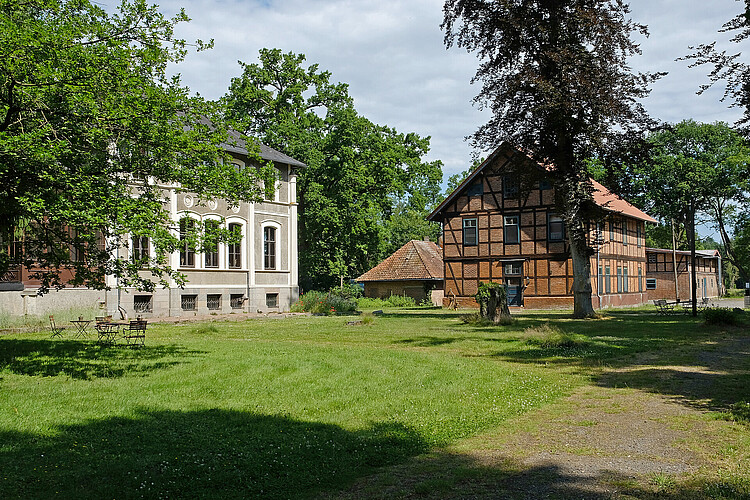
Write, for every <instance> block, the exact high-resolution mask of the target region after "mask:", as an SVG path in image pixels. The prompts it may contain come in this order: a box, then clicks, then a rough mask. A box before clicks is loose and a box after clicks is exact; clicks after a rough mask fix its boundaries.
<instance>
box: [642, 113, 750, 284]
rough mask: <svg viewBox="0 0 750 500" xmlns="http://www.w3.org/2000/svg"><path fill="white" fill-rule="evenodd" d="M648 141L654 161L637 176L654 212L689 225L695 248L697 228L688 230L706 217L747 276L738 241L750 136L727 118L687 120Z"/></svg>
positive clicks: (749, 187) (747, 190)
mask: <svg viewBox="0 0 750 500" xmlns="http://www.w3.org/2000/svg"><path fill="white" fill-rule="evenodd" d="M649 142H650V143H651V144H652V145H653V149H652V153H651V161H649V162H648V164H647V165H644V166H642V167H641V168H640V169H639V170H640V171H639V172H637V174H636V177H637V178H639V179H640V182H641V183H642V185H643V189H644V192H645V193H646V194H647V199H648V200H650V201H649V205H650V206H649V209H650V211H651V212H652V213H654V214H656V215H657V216H659V217H660V218H662V220H669V219H674V220H677V221H680V222H682V223H683V224H684V225H686V228H687V229H688V231H687V236H688V241H689V243H690V246H691V247H692V246H693V245H694V244H695V232H694V231H693V232H691V231H690V230H689V228H690V227H691V226H692V221H694V220H695V218H696V214H697V215H698V217H699V218H700V216H701V215H703V219H704V220H706V221H707V222H709V223H711V224H712V225H713V227H714V228H715V229H716V230H717V231H718V233H719V236H721V241H722V245H723V250H724V254H725V256H726V258H727V259H728V260H729V261H730V262H732V264H733V265H734V266H735V267H737V269H738V270H739V272H740V274H741V275H742V276H743V277H746V278H747V277H748V276H750V274H748V272H750V269H747V268H746V265H745V263H744V262H743V260H742V259H741V258H739V256H738V253H737V250H738V249H737V247H736V245H735V242H734V233H735V228H738V229H739V228H740V227H741V216H742V214H743V212H744V211H745V210H746V207H747V204H748V202H750V181H749V180H748V172H750V170H749V167H750V146H749V145H748V143H747V141H746V139H745V138H743V137H742V136H741V135H740V134H739V133H738V132H736V131H735V130H733V129H732V128H731V127H730V126H729V125H728V124H726V123H723V122H717V123H711V124H709V123H697V122H695V121H693V120H685V121H682V122H680V123H677V124H675V125H672V126H669V127H666V128H665V129H664V130H661V131H658V132H654V133H652V134H650V136H649ZM691 236H692V238H691Z"/></svg>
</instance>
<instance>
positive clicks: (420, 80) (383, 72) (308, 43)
mask: <svg viewBox="0 0 750 500" xmlns="http://www.w3.org/2000/svg"><path fill="white" fill-rule="evenodd" d="M180 6H184V7H185V9H186V11H187V13H188V15H190V16H191V17H192V18H193V21H192V22H191V23H189V24H183V25H180V26H179V28H178V35H179V36H181V37H183V38H186V39H188V40H194V39H197V38H200V39H203V40H207V39H210V38H214V39H215V41H216V45H215V48H214V49H213V50H210V51H207V52H203V53H199V54H190V55H189V56H188V58H187V60H186V61H185V62H184V63H182V64H180V65H179V66H178V68H177V70H179V72H180V73H181V74H182V75H183V82H184V83H185V84H186V85H188V86H189V87H190V88H191V89H192V90H193V91H196V92H199V93H200V94H201V95H203V96H205V97H208V98H218V97H220V96H221V95H223V94H224V93H225V92H226V89H227V88H228V86H229V82H230V79H231V78H232V77H234V76H238V75H239V74H240V67H239V65H238V64H237V60H242V61H245V62H254V61H256V60H257V54H258V50H259V49H260V48H262V47H269V48H271V47H277V48H280V49H282V50H283V51H285V52H288V51H291V52H295V53H304V54H306V56H307V61H308V62H309V63H319V64H320V68H321V69H325V70H328V71H330V72H331V73H332V79H333V80H334V81H340V82H345V83H348V84H349V86H350V87H349V90H350V93H351V95H352V96H353V97H354V99H355V103H356V107H357V109H358V111H360V112H361V113H362V114H363V115H365V116H367V117H368V118H369V119H371V120H372V121H374V122H376V123H379V124H383V125H389V126H391V127H394V128H396V129H398V130H399V131H401V132H416V133H418V134H420V135H423V136H426V135H429V136H431V137H432V151H431V154H430V156H429V158H430V159H441V160H442V161H443V162H444V163H445V169H444V171H445V178H447V177H448V176H450V175H451V174H453V173H456V172H459V171H461V170H465V169H466V168H467V166H468V165H469V164H470V162H471V158H470V148H469V146H468V144H467V143H466V142H464V140H463V138H464V137H465V136H466V135H469V134H471V133H472V132H473V131H474V130H476V128H477V127H479V126H480V125H481V124H482V123H484V121H486V119H487V117H488V115H487V114H486V113H481V112H479V111H478V110H477V109H475V108H473V107H472V105H471V99H472V98H473V97H474V95H475V93H476V92H477V91H478V88H477V87H476V86H474V87H472V86H471V85H470V84H469V81H470V80H471V77H472V76H473V74H474V72H475V70H476V67H477V65H478V61H477V59H476V57H475V56H474V55H472V54H467V53H466V52H465V51H463V50H462V49H457V48H453V49H451V50H446V49H445V47H444V45H443V34H442V32H441V31H440V22H441V21H442V6H443V2H442V0H409V1H403V0H383V1H378V2H373V1H371V0H312V1H311V0H267V1H255V0H250V1H247V0H246V1H239V0H237V1H227V0H225V1H218V2H217V1H209V0H167V1H165V2H163V3H162V6H161V9H162V10H163V11H164V12H165V13H168V14H173V13H175V12H177V10H178V9H179V7H180ZM740 9H741V4H740V3H738V2H736V1H734V0H712V1H711V2H687V1H685V0H660V1H654V0H633V1H631V10H632V16H633V18H634V19H635V20H636V21H639V22H642V23H645V24H647V25H649V28H650V31H651V37H650V38H648V39H645V40H642V44H641V45H642V49H643V55H642V56H641V57H637V58H634V59H633V61H632V65H633V67H634V68H635V69H636V70H639V71H669V75H668V76H666V77H665V78H663V79H662V80H660V81H659V82H657V83H656V84H655V85H654V87H653V92H652V94H651V96H650V97H649V98H648V99H647V100H646V101H645V104H646V107H647V109H648V110H649V112H650V113H651V114H652V115H653V116H655V117H656V118H659V119H662V120H666V121H679V120H681V119H684V118H694V119H696V120H700V121H715V120H725V121H729V122H733V121H734V120H736V119H737V118H738V117H739V115H740V112H739V111H738V110H736V109H735V110H730V109H727V105H726V104H725V103H721V102H719V98H720V97H721V93H722V89H720V88H717V89H714V90H712V91H711V92H708V93H706V94H705V95H703V96H700V97H698V96H696V95H695V91H696V90H697V88H698V86H699V85H700V84H701V83H706V81H707V78H706V77H705V74H706V73H707V69H705V68H697V69H692V70H690V69H688V68H687V63H686V62H684V61H683V62H676V61H675V59H676V58H678V57H680V56H684V55H685V54H687V53H688V52H689V50H688V46H689V45H696V44H699V43H704V42H710V41H712V40H715V39H717V38H718V37H720V35H718V34H717V33H716V32H717V30H718V28H720V27H721V25H722V24H723V23H724V22H726V21H727V20H728V19H730V18H731V17H732V16H733V15H734V14H735V13H737V12H739V10H740ZM724 39H726V36H724Z"/></svg>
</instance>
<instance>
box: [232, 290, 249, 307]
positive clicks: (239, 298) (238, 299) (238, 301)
mask: <svg viewBox="0 0 750 500" xmlns="http://www.w3.org/2000/svg"><path fill="white" fill-rule="evenodd" d="M244 302H245V296H244V295H242V294H241V293H233V294H231V295H229V307H231V308H232V309H242V304H243V303H244Z"/></svg>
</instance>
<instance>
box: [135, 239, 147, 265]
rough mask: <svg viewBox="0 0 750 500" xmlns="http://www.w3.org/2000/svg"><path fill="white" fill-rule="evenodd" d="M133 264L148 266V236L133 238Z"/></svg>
mask: <svg viewBox="0 0 750 500" xmlns="http://www.w3.org/2000/svg"><path fill="white" fill-rule="evenodd" d="M132 240H133V254H132V258H133V263H134V264H138V263H140V264H141V265H146V264H148V236H133V238H132Z"/></svg>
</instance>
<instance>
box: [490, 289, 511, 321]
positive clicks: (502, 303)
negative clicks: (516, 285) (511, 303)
mask: <svg viewBox="0 0 750 500" xmlns="http://www.w3.org/2000/svg"><path fill="white" fill-rule="evenodd" d="M487 318H488V319H490V320H491V321H492V322H493V323H499V322H500V321H501V320H502V319H505V318H510V309H509V308H508V291H507V289H502V290H501V289H498V288H495V289H493V290H492V291H491V293H490V298H489V300H488V301H487Z"/></svg>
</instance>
